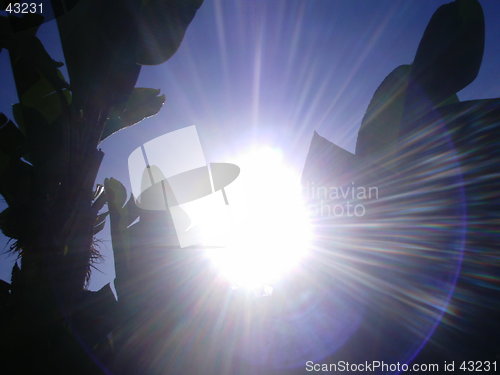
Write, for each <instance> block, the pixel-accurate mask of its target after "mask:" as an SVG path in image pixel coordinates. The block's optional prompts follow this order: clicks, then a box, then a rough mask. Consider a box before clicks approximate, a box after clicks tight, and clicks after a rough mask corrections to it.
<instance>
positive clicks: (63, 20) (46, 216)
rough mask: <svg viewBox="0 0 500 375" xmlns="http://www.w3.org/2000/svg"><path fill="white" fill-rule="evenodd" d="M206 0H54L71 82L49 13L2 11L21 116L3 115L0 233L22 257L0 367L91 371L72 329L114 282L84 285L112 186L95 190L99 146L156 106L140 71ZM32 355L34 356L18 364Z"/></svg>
mask: <svg viewBox="0 0 500 375" xmlns="http://www.w3.org/2000/svg"><path fill="white" fill-rule="evenodd" d="M202 2H203V0H189V1H186V0H182V1H181V0H152V1H140V0H125V1H120V2H111V1H100V0H54V1H52V2H51V5H52V10H53V13H54V15H55V16H57V26H58V29H59V33H60V37H61V43H62V48H63V52H64V58H65V63H66V66H67V69H68V73H69V83H68V82H66V81H65V78H64V77H63V75H62V74H61V72H60V71H59V69H58V68H59V67H61V66H62V65H63V64H62V63H59V62H56V61H54V60H53V59H52V58H51V57H50V56H49V54H48V53H47V52H46V50H45V48H44V46H43V44H42V43H41V42H40V40H39V39H38V38H37V36H36V33H37V30H38V28H39V26H40V25H41V24H42V22H43V21H44V18H43V17H42V16H40V15H35V14H27V15H23V16H22V17H17V16H14V15H10V16H1V17H0V51H2V50H6V51H5V52H8V53H9V56H10V61H11V67H12V72H13V76H14V80H15V84H16V89H17V94H18V98H19V103H17V104H15V105H14V106H13V114H14V119H8V118H7V116H6V115H4V114H0V193H1V195H2V196H3V197H4V199H5V201H6V203H7V205H8V207H7V208H6V209H5V210H4V211H3V212H2V213H1V214H0V228H1V230H2V232H3V233H4V234H5V235H6V236H7V237H10V238H11V240H12V242H11V249H12V250H13V251H17V252H19V254H20V258H21V268H18V266H17V265H15V266H14V269H13V271H12V283H11V285H10V286H7V285H4V284H2V285H3V286H2V292H3V294H2V300H5V304H3V307H2V314H4V316H3V317H4V318H5V319H2V325H3V326H4V328H5V330H6V332H7V336H6V337H7V339H6V340H4V341H6V342H7V343H8V345H7V347H5V345H6V344H7V343H2V344H1V345H2V349H4V348H5V350H2V352H3V354H5V355H6V357H7V359H6V360H7V362H5V361H2V362H3V363H10V364H12V365H13V366H14V367H15V368H17V370H16V372H19V373H31V371H34V370H35V369H37V368H38V369H45V370H47V371H49V372H51V370H52V373H59V372H61V373H62V372H64V373H80V372H81V373H85V372H89V371H90V373H95V372H92V371H94V370H90V368H91V367H92V365H88V366H87V365H85V363H86V362H85V361H83V362H82V361H81V360H80V361H77V360H76V361H75V358H80V359H82V358H84V357H86V356H84V355H83V353H80V352H82V351H81V350H79V349H76V348H77V347H78V345H77V344H76V342H74V340H72V339H69V338H68V337H69V335H68V333H69V331H71V329H72V327H73V326H74V325H75V324H84V322H85V319H86V320H87V323H86V324H84V325H85V326H86V327H90V325H91V324H90V323H89V319H91V317H89V316H87V317H86V318H85V319H84V318H83V317H82V314H83V315H85V314H86V313H88V311H87V312H86V310H85V306H86V305H95V303H97V302H95V301H94V302H95V303H94V302H89V301H92V300H95V299H97V300H100V299H102V298H101V297H100V296H101V295H105V294H106V293H108V294H107V297H109V296H110V294H109V290H108V289H107V288H106V289H103V290H102V291H101V292H98V293H95V294H94V293H90V292H86V291H84V285H85V283H86V281H87V280H88V277H89V272H90V267H91V265H92V262H93V261H94V260H95V259H96V258H97V257H99V252H98V250H97V249H96V247H95V246H94V235H95V234H96V233H97V232H99V231H100V230H101V229H102V228H103V226H104V221H105V217H106V215H107V213H101V214H100V211H101V209H102V208H103V207H104V204H105V202H106V197H105V194H104V189H103V187H102V186H97V187H96V186H95V178H96V175H97V172H98V169H99V166H100V164H101V161H102V158H103V156H104V154H103V152H102V151H101V150H100V149H99V148H98V146H99V143H100V142H101V141H102V140H103V139H105V138H106V137H108V136H109V135H111V134H112V133H114V132H116V131H118V130H120V129H123V128H125V127H128V126H131V125H133V124H135V123H138V122H140V121H141V120H142V119H144V118H146V117H148V116H151V115H154V114H156V113H157V112H158V111H159V110H160V108H161V107H162V105H163V103H164V101H165V98H164V96H162V95H159V90H154V89H148V88H136V87H134V86H135V83H136V80H137V77H138V74H139V72H140V69H141V66H142V65H147V64H149V65H150V64H160V63H162V62H164V61H166V60H167V59H169V58H170V57H171V56H172V55H173V54H174V53H175V51H176V50H177V48H178V47H179V45H180V43H181V41H182V39H183V36H184V33H185V30H186V28H187V27H188V25H189V23H190V22H191V20H192V19H193V17H194V15H195V13H196V11H197V9H198V8H199V7H200V6H201V4H202ZM46 3H48V2H46ZM6 4H7V2H5V1H2V7H4V6H6ZM46 5H48V4H46ZM2 52H3V51H2ZM87 310H89V309H87ZM92 313H93V314H94V315H95V311H94V312H92ZM87 333H89V334H90V332H87ZM98 344H99V342H95V341H94V342H91V343H89V345H90V348H92V346H95V345H98ZM21 353H24V354H23V355H21ZM27 353H29V355H28V356H30V357H31V358H32V359H33V361H31V360H30V361H26V360H22V359H21V358H22V357H24V356H26V355H27ZM68 353H73V355H69V356H67V355H65V354H68ZM87 362H88V361H87ZM89 366H90V367H89Z"/></svg>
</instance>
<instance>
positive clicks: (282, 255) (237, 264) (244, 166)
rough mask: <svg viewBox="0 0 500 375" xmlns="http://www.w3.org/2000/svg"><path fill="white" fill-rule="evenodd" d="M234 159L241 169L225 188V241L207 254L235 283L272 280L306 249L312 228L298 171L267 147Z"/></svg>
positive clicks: (294, 263) (253, 284) (246, 285)
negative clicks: (227, 224)
mask: <svg viewBox="0 0 500 375" xmlns="http://www.w3.org/2000/svg"><path fill="white" fill-rule="evenodd" d="M234 162H235V163H236V164H237V165H239V166H240V168H241V175H240V178H239V179H237V180H236V181H235V182H234V184H232V185H231V186H230V188H229V189H228V190H227V194H228V198H229V202H230V217H231V219H230V230H229V231H228V232H226V234H227V235H228V238H227V242H226V243H227V246H226V247H224V248H218V249H211V250H209V251H208V254H209V256H210V258H211V259H212V261H213V262H214V264H215V266H216V267H217V268H218V270H219V271H220V272H221V274H222V275H223V276H224V277H226V278H227V279H228V280H229V281H230V282H231V283H232V284H233V285H234V286H236V287H244V288H250V289H252V288H259V287H263V286H272V285H273V283H274V282H276V281H277V280H278V279H279V278H281V277H282V276H283V275H285V274H286V273H287V272H290V271H291V270H293V269H294V268H296V266H297V265H298V264H299V262H300V260H301V259H302V258H303V257H304V256H305V255H306V254H307V252H308V250H309V246H310V245H309V243H310V239H311V230H310V224H309V220H308V215H307V210H306V207H305V205H304V203H303V201H302V195H301V184H300V176H299V174H298V173H296V172H295V171H293V170H292V169H291V168H289V167H287V166H286V164H285V163H284V162H283V160H282V155H281V154H280V153H279V151H277V150H274V149H271V148H258V149H253V150H251V151H250V152H248V153H246V154H244V155H243V156H242V157H240V158H238V159H237V160H235V161H234Z"/></svg>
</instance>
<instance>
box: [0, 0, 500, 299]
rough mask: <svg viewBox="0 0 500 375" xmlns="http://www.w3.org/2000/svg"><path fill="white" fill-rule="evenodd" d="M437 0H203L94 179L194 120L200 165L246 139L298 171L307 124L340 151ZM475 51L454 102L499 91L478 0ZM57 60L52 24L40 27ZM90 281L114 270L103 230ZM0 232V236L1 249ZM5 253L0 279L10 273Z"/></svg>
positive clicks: (107, 147) (496, 62) (498, 62)
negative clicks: (136, 120) (149, 109)
mask: <svg viewBox="0 0 500 375" xmlns="http://www.w3.org/2000/svg"><path fill="white" fill-rule="evenodd" d="M447 2H449V1H438V0H378V1H371V0H205V3H204V4H203V6H202V7H201V8H200V10H199V11H198V13H197V15H196V17H195V19H194V21H193V22H192V24H191V26H190V27H189V29H188V31H187V34H186V37H185V39H184V41H183V43H182V45H181V47H180V49H179V51H178V52H177V53H176V54H175V55H174V57H173V58H171V59H170V60H169V61H167V62H166V63H164V64H161V65H158V66H145V67H143V68H142V72H141V75H140V78H139V81H138V83H137V86H139V87H153V88H159V89H161V91H162V92H163V93H164V94H165V95H166V97H167V101H166V104H165V106H164V108H163V109H162V110H161V111H160V113H159V114H158V115H157V116H155V117H152V118H149V119H147V120H145V121H143V122H142V123H141V124H139V125H137V126H135V127H133V128H130V129H127V130H124V131H122V132H120V133H117V134H115V135H113V136H112V137H110V138H109V139H108V140H106V141H105V142H103V144H102V145H101V147H102V149H103V151H104V152H105V154H106V156H105V159H104V162H103V164H102V167H101V170H100V172H99V176H98V181H97V182H102V181H103V179H104V178H105V177H116V178H118V179H120V180H121V181H122V182H124V184H125V185H126V186H128V184H129V182H128V172H127V158H128V155H129V154H130V152H131V151H132V150H133V149H134V148H136V147H137V146H138V145H140V144H142V143H144V142H145V141H147V140H150V139H151V138H154V137H156V136H158V135H161V134H163V133H166V132H168V131H171V130H174V129H178V128H182V127H185V126H188V125H192V124H195V125H197V128H198V132H199V134H200V137H201V140H202V144H203V146H204V149H205V153H206V155H207V159H209V160H210V161H226V160H228V159H230V158H231V157H233V156H234V155H236V154H237V153H240V152H241V151H242V150H245V149H246V148H249V147H251V146H252V145H256V144H264V145H268V146H272V147H276V148H279V149H281V150H282V151H283V154H284V156H285V158H286V160H287V161H288V163H290V164H291V165H292V166H294V167H295V168H296V169H297V170H300V169H301V168H302V165H303V162H304V159H305V155H306V152H307V147H308V144H309V141H310V138H311V136H312V133H313V131H314V130H316V131H318V132H319V133H320V134H321V135H323V136H325V137H327V138H328V139H330V140H331V141H333V142H335V143H336V144H338V145H340V146H342V147H344V148H346V149H347V150H349V151H353V150H354V145H355V142H356V136H357V131H358V128H359V125H360V123H361V119H362V116H363V114H364V111H365V109H366V107H367V105H368V102H369V100H370V98H371V96H372V94H373V92H374V90H375V89H376V88H377V86H378V85H379V84H380V82H381V81H382V80H383V79H384V77H385V76H386V75H387V74H388V73H389V72H390V71H391V70H392V69H394V68H395V67H396V66H398V65H400V64H407V63H411V61H412V59H413V57H414V54H415V51H416V48H417V46H418V42H419V40H420V37H421V36H422V33H423V31H424V29H425V26H426V24H427V22H428V20H429V19H430V17H431V15H432V13H433V12H434V11H435V10H436V9H437V7H438V6H439V5H441V4H444V3H447ZM481 4H482V6H483V10H484V13H485V21H486V47H485V54H484V58H483V64H482V67H481V71H480V73H479V76H478V77H477V79H476V80H475V81H474V82H473V83H472V84H471V85H469V86H468V87H467V88H466V89H464V90H463V91H462V92H460V93H459V97H460V99H461V100H468V99H479V98H491V97H499V96H500V85H499V83H498V66H500V22H499V21H500V1H493V0H483V1H481ZM39 36H40V38H41V39H42V41H43V42H44V43H45V46H46V48H47V50H48V51H49V53H50V54H51V55H52V57H53V58H55V59H56V60H60V61H63V58H62V52H61V49H60V45H59V38H58V35H57V30H56V28H55V23H54V22H53V21H52V22H48V23H47V24H45V25H43V26H42V28H41V29H40V33H39ZM0 77H2V78H1V86H0V98H1V100H0V112H4V113H6V114H9V115H10V112H11V105H12V104H14V103H16V102H17V98H16V92H15V89H14V85H13V81H12V77H11V73H10V67H9V60H8V55H7V54H6V52H5V51H2V52H1V53H0ZM107 233H108V232H107V231H105V233H104V235H103V238H102V239H101V240H102V243H101V248H102V250H103V253H104V255H105V261H104V263H102V264H100V265H97V266H98V268H99V269H100V270H101V271H102V272H94V274H93V278H92V280H91V283H90V288H91V289H96V288H99V287H100V286H102V285H103V284H104V283H106V282H109V281H111V280H112V279H113V277H114V272H113V263H112V255H111V252H110V243H109V237H108V235H107ZM4 242H5V239H4V238H3V237H2V238H0V246H1V248H2V249H3V248H4V246H3V243H4ZM13 259H14V258H13V257H8V256H4V257H3V258H2V259H1V263H0V278H2V279H5V280H9V278H10V269H11V266H12V262H13Z"/></svg>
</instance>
